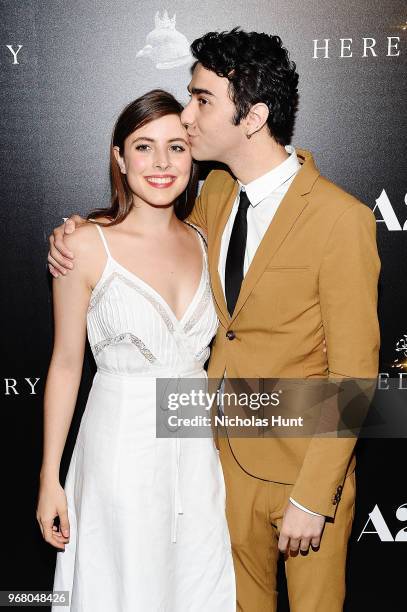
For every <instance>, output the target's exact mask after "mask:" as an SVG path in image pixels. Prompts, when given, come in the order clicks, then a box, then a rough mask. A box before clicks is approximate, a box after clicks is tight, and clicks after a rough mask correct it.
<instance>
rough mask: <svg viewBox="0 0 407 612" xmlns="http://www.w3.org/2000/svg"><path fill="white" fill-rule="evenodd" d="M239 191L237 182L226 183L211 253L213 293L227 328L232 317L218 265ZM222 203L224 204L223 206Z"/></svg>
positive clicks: (219, 207) (215, 223)
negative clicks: (225, 231)
mask: <svg viewBox="0 0 407 612" xmlns="http://www.w3.org/2000/svg"><path fill="white" fill-rule="evenodd" d="M238 191H239V184H238V182H237V181H233V182H227V183H226V185H225V188H224V191H223V192H222V194H221V196H220V198H219V200H220V204H219V206H218V208H217V211H218V214H217V216H216V220H215V222H214V230H213V234H214V240H213V246H212V249H210V252H209V271H210V276H211V281H212V291H213V295H214V298H215V302H216V304H217V306H218V315H219V318H220V319H221V320H222V323H223V324H224V326H225V327H228V326H229V321H230V315H229V311H228V309H227V305H226V300H225V295H224V293H223V289H222V284H221V280H220V277H219V272H218V264H219V254H220V247H221V241H222V235H223V231H224V229H225V225H226V223H227V220H228V219H229V216H230V213H231V211H232V208H233V203H234V201H235V200H236V196H237V193H238ZM222 202H224V204H223V205H222Z"/></svg>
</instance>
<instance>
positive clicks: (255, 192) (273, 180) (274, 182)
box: [238, 145, 301, 206]
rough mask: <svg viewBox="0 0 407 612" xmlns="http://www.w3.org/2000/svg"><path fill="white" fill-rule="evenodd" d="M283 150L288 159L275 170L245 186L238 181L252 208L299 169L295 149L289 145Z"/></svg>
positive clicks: (299, 165)
mask: <svg viewBox="0 0 407 612" xmlns="http://www.w3.org/2000/svg"><path fill="white" fill-rule="evenodd" d="M285 150H286V151H287V153H288V154H289V157H287V159H285V160H284V161H283V162H281V164H279V165H278V166H276V168H273V169H272V170H270V171H269V172H266V174H263V175H262V176H259V178H257V179H255V180H254V181H251V182H250V183H247V185H243V183H241V182H240V181H239V180H238V183H239V185H240V187H241V188H242V187H243V188H244V189H245V191H246V193H247V197H248V198H249V200H250V204H251V205H252V206H257V204H259V203H260V202H262V200H264V199H265V198H267V196H269V195H270V194H271V193H272V192H273V191H275V190H276V189H278V188H279V187H281V185H283V184H284V183H285V182H286V181H288V179H290V178H291V177H292V176H293V175H294V174H295V173H296V172H297V171H298V170H299V169H300V168H301V164H300V162H299V160H298V157H297V153H296V151H295V148H294V147H293V146H291V145H286V147H285Z"/></svg>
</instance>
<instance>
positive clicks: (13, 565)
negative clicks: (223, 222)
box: [0, 0, 407, 612]
mask: <svg viewBox="0 0 407 612" xmlns="http://www.w3.org/2000/svg"><path fill="white" fill-rule="evenodd" d="M0 11H1V15H0V135H1V140H0V155H1V164H0V197H1V208H0V211H1V212H0V214H1V225H0V229H1V234H2V237H1V243H0V248H1V262H2V266H1V284H2V293H1V295H2V311H1V314H2V322H3V323H2V326H3V333H2V340H3V350H2V355H3V359H2V365H1V368H2V373H1V384H2V413H1V423H2V427H1V436H2V444H1V448H2V458H3V461H2V504H1V505H2V525H3V533H2V555H3V572H2V579H1V583H2V584H1V589H2V590H5V589H7V590H8V589H14V590H18V589H20V590H21V589H24V590H32V589H36V590H38V589H51V588H52V580H53V572H54V565H55V555H56V551H55V549H52V548H51V547H50V546H49V545H48V544H46V543H45V542H44V541H43V540H42V537H41V533H40V530H39V527H38V524H37V521H36V518H35V509H36V501H37V488H38V473H39V470H40V465H41V454H42V394H43V389H44V384H45V378H46V374H47V368H48V364H49V359H50V355H51V350H52V334H53V328H52V304H51V277H50V275H49V274H48V272H47V266H46V257H47V252H48V240H47V238H48V235H49V234H50V232H51V230H52V229H53V228H54V227H55V226H57V225H60V224H61V223H62V222H63V219H64V218H66V217H68V216H70V215H71V214H73V213H80V214H82V215H85V214H86V213H88V212H89V211H90V210H91V209H93V208H95V207H99V206H106V205H107V203H108V201H109V193H110V188H109V175H108V151H109V140H110V134H111V129H112V126H113V123H114V120H115V118H116V117H117V115H118V113H119V112H120V110H121V109H122V108H123V106H124V105H125V104H126V103H128V102H129V101H130V100H133V99H134V98H136V97H137V96H139V95H140V94H142V93H143V92H145V91H147V90H150V89H152V88H155V87H160V88H163V89H167V90H169V91H170V92H172V93H173V94H174V95H176V96H177V97H178V99H179V100H180V101H181V102H186V101H187V98H188V96H187V89H186V86H187V84H188V82H189V78H190V72H189V67H190V65H191V56H190V53H189V45H190V43H191V42H192V40H194V39H195V38H197V37H198V36H201V35H202V34H203V33H205V32H206V31H210V30H229V29H231V28H232V27H234V26H242V27H243V28H244V29H246V30H257V31H260V32H267V33H272V34H278V35H279V36H280V37H281V38H282V40H283V44H284V45H285V46H286V47H287V48H288V49H289V51H290V56H291V59H293V60H294V61H295V62H296V64H297V69H298V72H299V74H300V84H299V90H300V104H299V111H298V116H297V121H296V126H295V131H294V135H293V139H292V144H294V145H295V146H297V147H300V148H305V149H309V150H310V151H311V152H312V153H313V155H314V158H315V161H316V163H317V165H318V167H319V169H320V170H321V172H322V174H324V175H326V176H327V177H329V178H330V179H331V180H333V181H334V182H336V183H338V184H339V185H340V186H342V187H343V188H344V189H346V190H347V191H349V192H350V193H352V194H354V195H355V196H356V197H357V198H359V199H360V200H362V201H363V202H365V203H366V204H367V205H368V206H369V207H370V208H371V209H372V210H373V211H374V214H375V216H376V219H377V235H378V244H379V252H380V256H381V260H382V273H381V280H380V304H379V309H380V312H379V314H380V324H381V333H382V347H381V362H380V376H379V380H378V385H380V386H381V391H382V392H383V393H385V392H386V389H387V388H389V389H390V387H391V384H390V383H392V384H393V385H394V384H396V385H398V386H399V389H400V392H402V391H403V390H404V388H405V393H406V395H405V397H406V401H405V405H406V410H407V311H406V299H407V291H406V256H407V183H406V167H407V166H406V146H405V142H406V114H405V104H406V72H405V68H406V59H405V58H406V49H405V41H406V33H407V21H406V20H407V10H406V5H405V3H404V2H402V1H401V0H387V1H386V2H384V3H383V2H382V1H380V0H354V2H337V1H336V0H311V1H309V2H304V1H301V0H284V1H282V0H255V1H250V0H249V1H246V0H245V1H243V0H233V1H228V0H225V2H222V3H219V2H217V1H215V0H207V1H206V2H197V1H194V0H169V1H168V2H164V3H163V2H161V1H158V0H157V1H156V0H153V1H152V0H148V1H147V0H140V1H134V0H115V1H113V0H99V1H98V2H89V1H88V0H71V1H66V0H52V1H50V0H41V1H35V0H1V1H0ZM206 170H207V169H206ZM94 371H95V370H94V363H93V359H92V356H91V354H90V352H89V350H88V351H87V354H86V358H85V364H84V372H83V380H82V384H81V388H80V392H79V397H78V405H77V410H76V412H75V417H74V421H73V424H72V427H71V431H70V434H69V439H68V444H67V447H66V450H65V453H64V457H63V465H62V476H63V478H64V477H65V474H66V469H67V467H68V464H69V459H70V453H71V452H72V448H73V444H74V441H75V436H76V433H77V429H78V425H79V422H80V418H81V414H82V411H83V408H84V405H85V403H86V397H87V394H88V391H89V388H90V384H91V380H92V376H93V374H94ZM390 395H391V393H389V396H390ZM390 403H391V399H390V397H389V404H390ZM406 448H407V444H406V441H405V440H404V439H403V438H397V437H392V438H391V439H387V440H386V439H381V440H378V439H376V440H368V439H364V440H360V441H359V444H358V468H357V483H358V494H357V505H356V516H355V522H354V528H353V533H352V537H351V542H350V547H349V561H348V578H347V584H348V589H347V603H346V610H347V611H349V612H350V611H352V612H360V610H362V609H366V610H372V611H373V610H374V611H376V610H377V611H379V610H382V609H383V607H384V606H385V605H386V606H388V607H389V609H391V610H392V612H396V611H401V610H404V609H405V596H406V595H405V593H406V591H405V576H406V569H407V484H406V483H407V477H406ZM280 591H281V592H280V607H281V610H286V609H287V603H286V597H285V585H284V578H283V575H281V576H280Z"/></svg>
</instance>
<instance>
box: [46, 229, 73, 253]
mask: <svg viewBox="0 0 407 612" xmlns="http://www.w3.org/2000/svg"><path fill="white" fill-rule="evenodd" d="M66 223H67V222H66ZM66 223H64V224H63V225H60V226H59V227H56V228H55V229H54V231H53V232H52V234H51V236H50V237H49V246H50V249H49V250H50V252H51V255H52V256H53V257H55V254H56V253H58V252H59V254H60V255H62V256H63V257H67V258H68V259H73V258H74V254H73V253H72V251H70V250H69V249H68V248H67V247H66V246H65V243H64V235H66V233H65V225H66ZM68 233H69V232H68ZM56 259H58V261H59V258H58V257H57V258H56Z"/></svg>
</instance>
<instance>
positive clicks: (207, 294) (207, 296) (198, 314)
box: [183, 279, 212, 334]
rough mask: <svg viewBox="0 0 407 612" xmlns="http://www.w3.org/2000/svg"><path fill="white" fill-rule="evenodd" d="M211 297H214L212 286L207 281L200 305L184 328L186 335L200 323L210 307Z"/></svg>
mask: <svg viewBox="0 0 407 612" xmlns="http://www.w3.org/2000/svg"><path fill="white" fill-rule="evenodd" d="M211 296H212V291H211V285H210V283H209V281H208V279H207V280H206V285H205V290H204V293H203V295H202V297H201V299H200V300H199V302H198V305H197V307H196V308H195V310H194V312H193V313H192V315H191V317H190V318H189V319H188V321H187V322H186V323H185V325H184V327H183V329H184V333H185V334H187V333H188V332H189V331H190V330H191V329H192V328H193V326H194V325H195V324H196V323H197V322H198V321H199V319H200V317H201V316H202V314H203V313H204V311H205V308H206V307H207V305H208V302H209V300H210V298H211Z"/></svg>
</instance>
